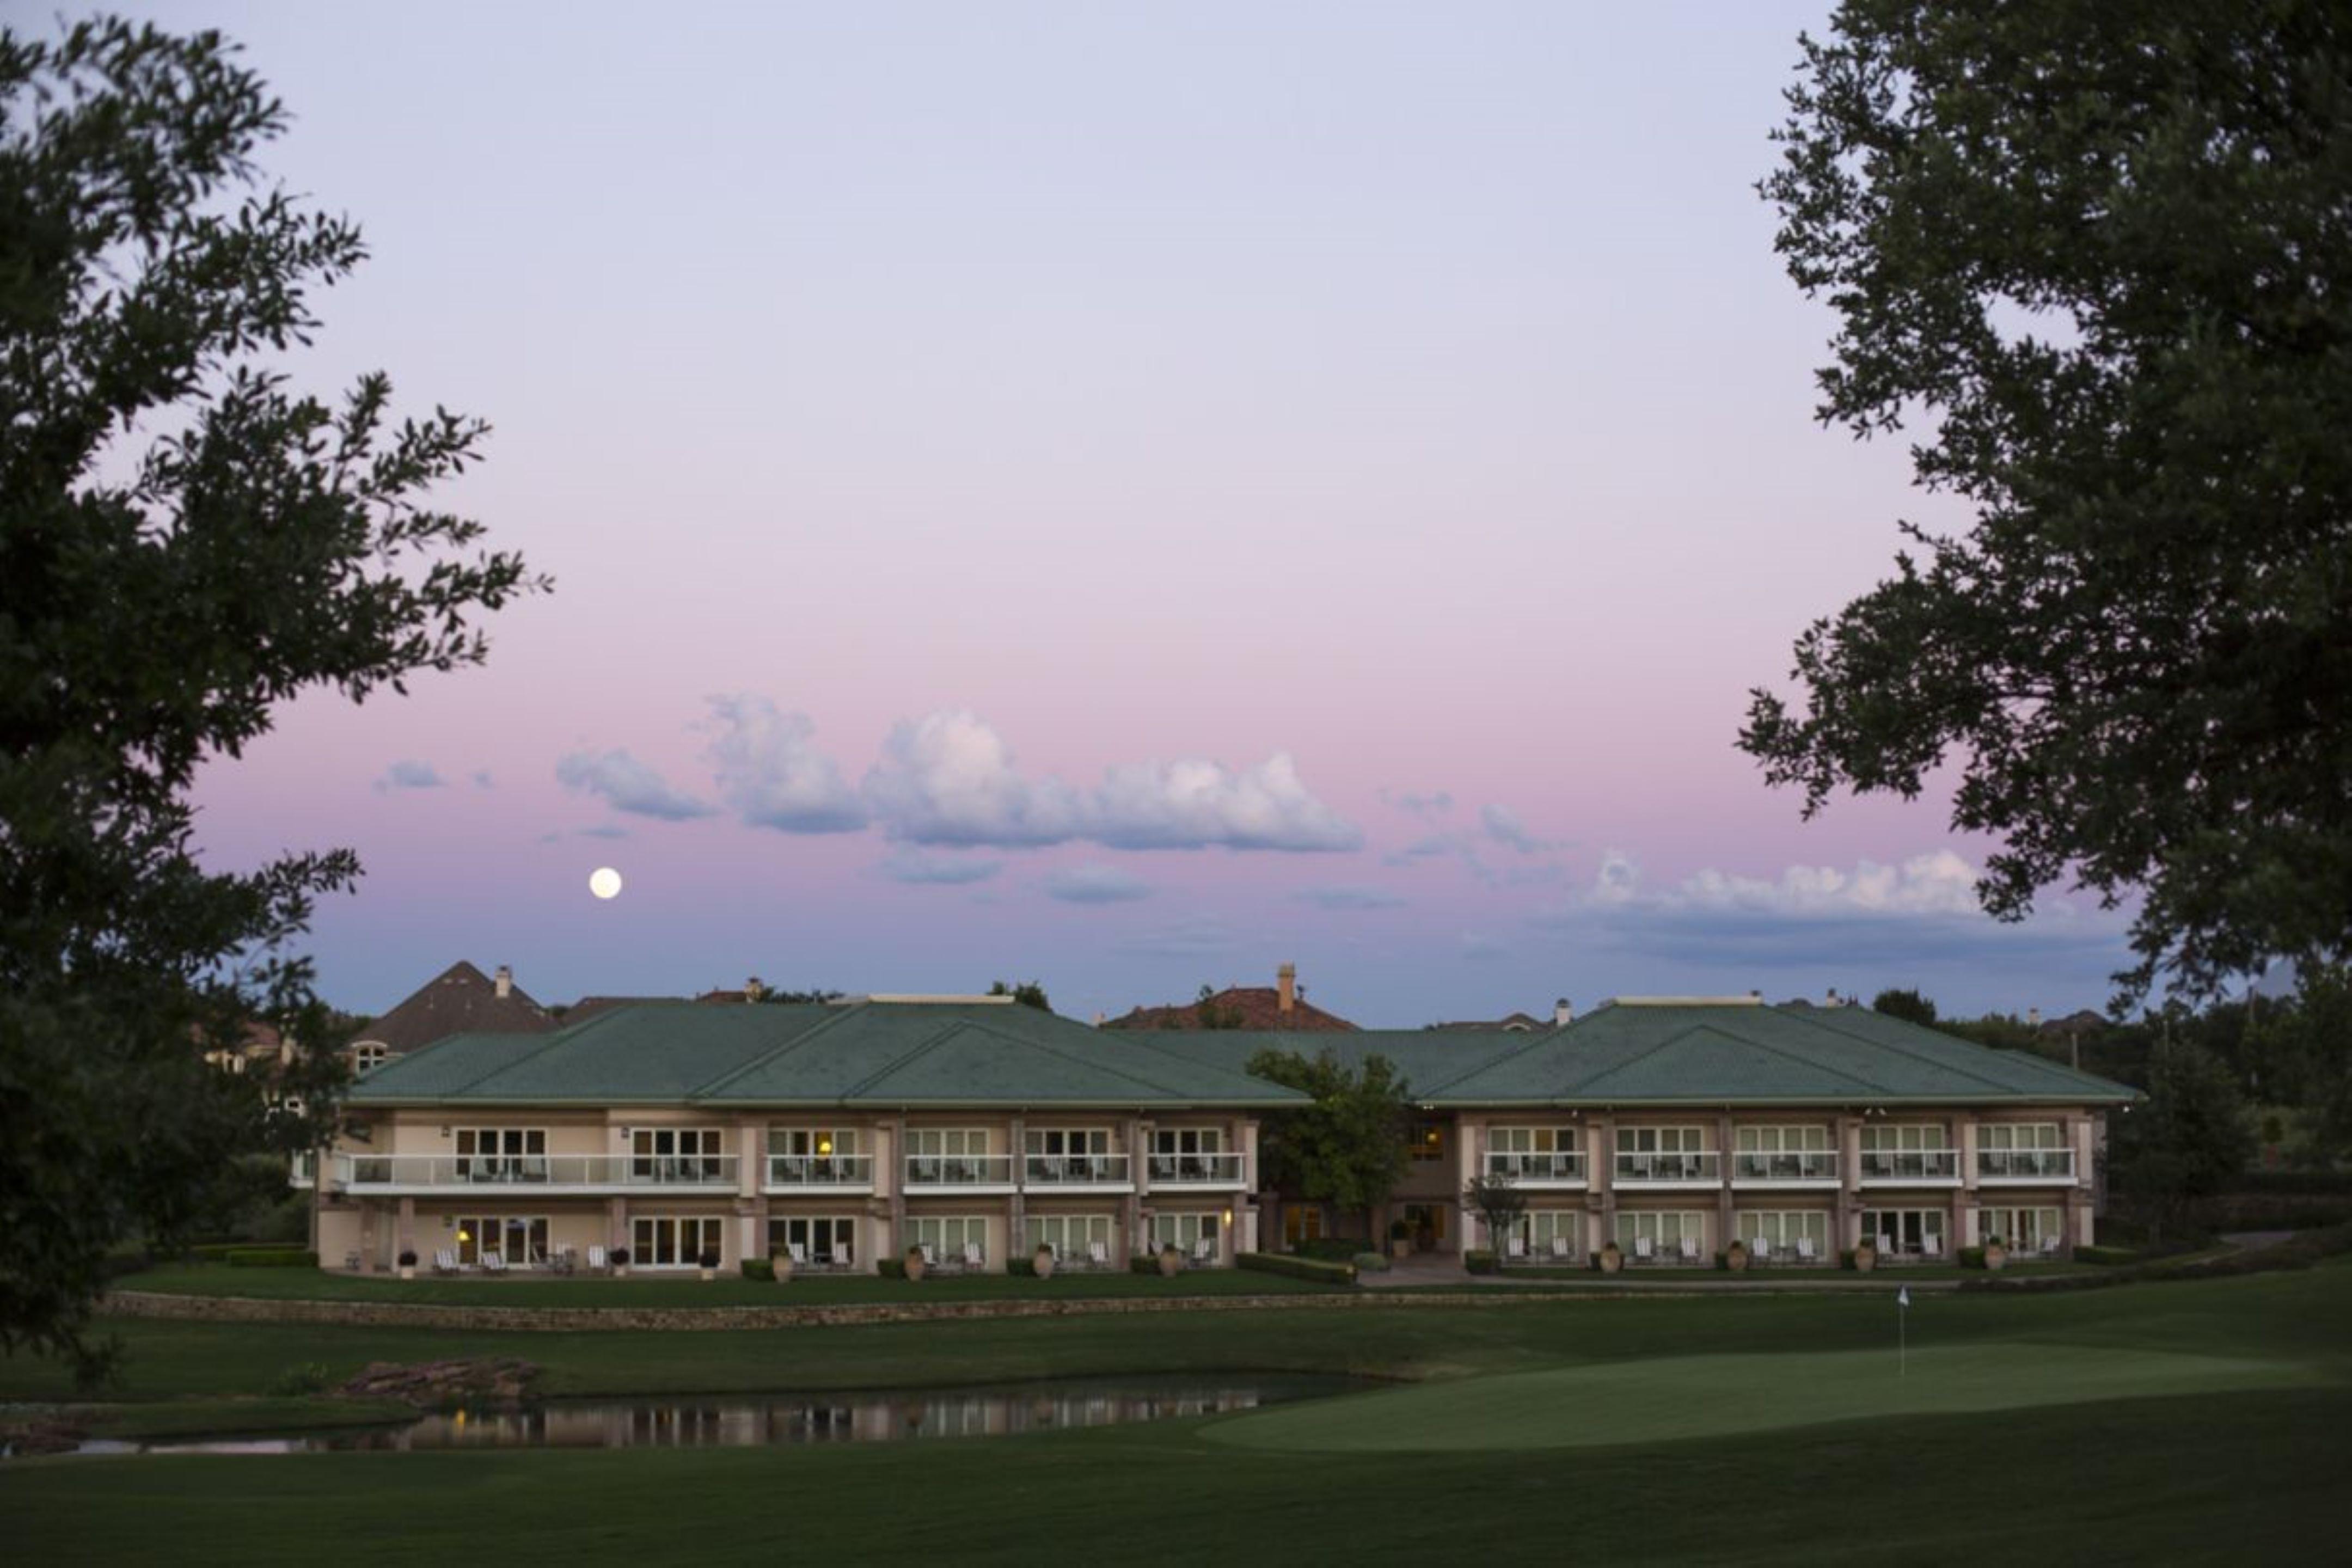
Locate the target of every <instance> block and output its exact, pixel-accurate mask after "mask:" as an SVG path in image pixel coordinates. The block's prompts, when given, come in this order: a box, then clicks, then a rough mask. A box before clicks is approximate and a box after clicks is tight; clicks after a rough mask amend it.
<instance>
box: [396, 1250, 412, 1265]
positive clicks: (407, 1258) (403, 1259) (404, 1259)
mask: <svg viewBox="0 0 2352 1568" xmlns="http://www.w3.org/2000/svg"><path fill="white" fill-rule="evenodd" d="M397 1261H398V1262H399V1264H400V1267H402V1268H415V1267H416V1254H415V1253H414V1252H403V1253H402V1254H401V1255H400V1257H399V1258H398V1260H397Z"/></svg>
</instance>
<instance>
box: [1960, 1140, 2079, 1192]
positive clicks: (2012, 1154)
mask: <svg viewBox="0 0 2352 1568" xmlns="http://www.w3.org/2000/svg"><path fill="white" fill-rule="evenodd" d="M1977 1180H1979V1182H1984V1183H1987V1184H1991V1185H1994V1186H2000V1185H2003V1184H2015V1185H2019V1186H2034V1185H2040V1186H2047V1185H2049V1184H2052V1183H2053V1182H2058V1183H2063V1184H2067V1185H2069V1186H2071V1185H2073V1184H2074V1151H2073V1150H2072V1149H1979V1150H1978V1151H1977Z"/></svg>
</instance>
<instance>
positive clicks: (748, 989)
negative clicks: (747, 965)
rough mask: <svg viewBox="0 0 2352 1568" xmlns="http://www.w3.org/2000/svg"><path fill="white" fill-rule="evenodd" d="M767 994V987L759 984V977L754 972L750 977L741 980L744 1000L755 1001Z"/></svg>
mask: <svg viewBox="0 0 2352 1568" xmlns="http://www.w3.org/2000/svg"><path fill="white" fill-rule="evenodd" d="M766 994H768V988H767V986H765V985H763V984H761V982H760V977H759V976H758V975H756V974H754V975H753V976H751V979H749V980H746V981H745V982H743V1000H744V1001H746V1002H757V1001H758V1000H759V999H760V998H761V997H762V996H765V995H766Z"/></svg>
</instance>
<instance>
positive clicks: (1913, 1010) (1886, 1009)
mask: <svg viewBox="0 0 2352 1568" xmlns="http://www.w3.org/2000/svg"><path fill="white" fill-rule="evenodd" d="M1870 1010H1871V1011H1872V1012H1874V1013H1884V1014H1885V1015H1886V1016H1888V1017H1890V1018H1900V1019H1902V1020H1903V1021H1904V1022H1905V1023H1906V1024H1918V1025H1920V1026H1933V1025H1934V1023H1935V1022H1936V1004H1935V1003H1933V1002H1931V1001H1929V1000H1928V999H1927V997H1926V996H1925V995H1922V994H1920V993H1919V992H1918V991H1916V990H1906V991H1895V990H1886V991H1882V992H1880V993H1879V994H1877V995H1875V996H1873V997H1872V998H1871V999H1870Z"/></svg>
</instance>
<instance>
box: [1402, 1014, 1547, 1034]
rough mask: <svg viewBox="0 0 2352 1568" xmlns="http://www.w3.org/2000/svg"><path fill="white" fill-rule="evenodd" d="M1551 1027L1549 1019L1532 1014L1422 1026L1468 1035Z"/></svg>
mask: <svg viewBox="0 0 2352 1568" xmlns="http://www.w3.org/2000/svg"><path fill="white" fill-rule="evenodd" d="M1551 1026H1552V1025H1551V1020H1550V1019H1549V1018H1538V1017H1537V1016H1535V1015H1534V1014H1532V1013H1513V1014H1512V1015H1510V1016H1508V1017H1505V1018H1466V1019H1464V1020H1463V1021H1461V1022H1459V1023H1454V1024H1424V1025H1423V1026H1422V1027H1423V1028H1424V1029H1434V1030H1437V1031H1438V1032H1440V1033H1442V1034H1448V1033H1455V1032H1461V1033H1468V1032H1471V1031H1475V1030H1482V1029H1483V1030H1486V1031H1487V1032H1488V1033H1507V1034H1514V1035H1516V1034H1522V1033H1532V1032H1534V1031H1536V1030H1538V1029H1549V1028H1550V1027H1551Z"/></svg>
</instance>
